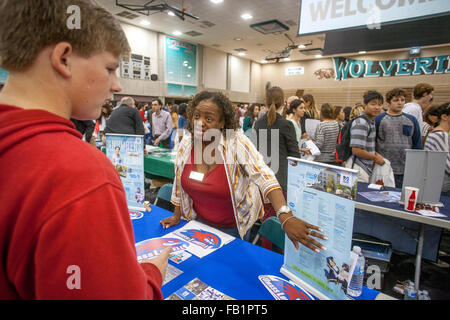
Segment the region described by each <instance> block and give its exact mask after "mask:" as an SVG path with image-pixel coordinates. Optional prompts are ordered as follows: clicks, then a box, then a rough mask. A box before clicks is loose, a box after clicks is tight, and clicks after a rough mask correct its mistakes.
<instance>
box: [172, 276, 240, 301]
mask: <svg viewBox="0 0 450 320" xmlns="http://www.w3.org/2000/svg"><path fill="white" fill-rule="evenodd" d="M165 300H236V299H233V298H232V297H230V296H228V295H226V294H224V293H222V292H220V291H219V290H217V289H215V288H213V287H210V286H209V285H207V284H206V283H204V282H203V281H201V280H200V279H198V278H195V279H194V280H192V281H190V282H189V283H188V284H186V285H184V286H183V287H181V288H180V289H178V290H177V291H175V292H174V293H172V294H171V295H170V296H168V297H167V298H166V299H165Z"/></svg>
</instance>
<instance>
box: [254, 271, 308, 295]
mask: <svg viewBox="0 0 450 320" xmlns="http://www.w3.org/2000/svg"><path fill="white" fill-rule="evenodd" d="M258 279H259V281H261V283H262V284H263V285H264V287H265V288H266V289H267V291H269V292H270V294H271V295H272V296H273V297H274V298H275V299H276V300H316V299H315V298H314V297H313V296H312V295H311V294H309V293H308V292H307V291H306V290H304V289H303V288H301V287H300V286H299V285H297V284H296V283H294V282H293V281H289V280H285V279H283V278H280V277H277V276H273V275H261V276H259V277H258Z"/></svg>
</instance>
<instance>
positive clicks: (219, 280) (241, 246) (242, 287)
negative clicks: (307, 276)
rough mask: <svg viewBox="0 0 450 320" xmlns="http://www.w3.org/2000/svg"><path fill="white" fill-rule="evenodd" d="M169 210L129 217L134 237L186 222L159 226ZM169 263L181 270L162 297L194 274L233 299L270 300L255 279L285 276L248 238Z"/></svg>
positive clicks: (368, 296) (369, 294)
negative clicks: (262, 276) (165, 226)
mask: <svg viewBox="0 0 450 320" xmlns="http://www.w3.org/2000/svg"><path fill="white" fill-rule="evenodd" d="M171 214H172V213H171V212H169V211H166V210H164V209H161V208H159V207H156V206H152V211H151V212H149V213H145V214H144V217H143V218H141V219H138V220H133V229H134V233H135V241H136V243H137V242H140V241H143V240H146V239H150V238H155V237H161V236H164V235H165V234H167V233H170V232H172V231H174V230H176V229H177V228H180V227H182V226H183V225H185V224H186V222H185V221H182V222H181V223H180V224H179V225H177V226H173V227H171V228H168V229H163V228H162V227H161V225H160V223H159V221H160V220H161V219H163V218H166V217H168V216H170V215H171ZM169 263H170V264H172V265H173V266H175V267H176V268H178V269H180V270H182V271H183V273H182V274H181V275H179V276H178V277H176V278H175V279H173V280H172V281H170V282H168V283H167V284H166V285H164V286H163V287H162V292H163V295H164V297H168V296H169V295H170V294H172V293H173V292H174V291H177V290H178V289H180V288H181V287H183V286H184V285H185V284H187V283H188V282H189V281H191V280H192V279H194V278H199V279H200V280H201V281H203V282H205V283H207V284H208V285H210V286H211V287H213V288H215V289H217V290H219V291H221V292H223V293H225V294H227V295H229V296H230V297H232V298H235V299H237V300H274V298H273V297H272V295H271V294H270V293H269V291H267V289H266V288H265V287H264V285H263V284H262V283H261V282H260V280H259V279H258V276H260V275H274V276H278V277H281V278H283V279H287V278H286V277H285V276H284V275H282V274H281V273H280V268H281V266H282V264H283V256H282V255H280V254H277V253H275V252H272V251H269V250H267V249H264V248H262V247H259V246H255V245H253V244H251V243H249V242H246V241H242V240H241V239H235V240H233V241H232V242H230V243H229V244H227V245H225V246H224V247H222V248H220V249H219V250H217V251H215V252H213V253H211V254H209V255H207V256H206V257H203V258H201V259H200V258H197V257H196V256H194V255H192V257H190V258H189V259H188V260H186V261H184V262H182V263H180V264H176V263H174V262H172V261H169ZM377 294H378V291H376V290H372V289H368V288H366V287H364V289H363V294H362V296H361V297H359V298H358V299H363V300H373V299H375V297H376V296H377Z"/></svg>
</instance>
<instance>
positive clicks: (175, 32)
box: [172, 30, 183, 36]
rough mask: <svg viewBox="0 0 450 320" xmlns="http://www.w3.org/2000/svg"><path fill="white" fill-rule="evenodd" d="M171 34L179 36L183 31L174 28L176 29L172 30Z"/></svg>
mask: <svg viewBox="0 0 450 320" xmlns="http://www.w3.org/2000/svg"><path fill="white" fill-rule="evenodd" d="M172 34H173V35H174V36H181V35H182V34H183V33H182V32H181V31H178V30H176V31H174V32H172Z"/></svg>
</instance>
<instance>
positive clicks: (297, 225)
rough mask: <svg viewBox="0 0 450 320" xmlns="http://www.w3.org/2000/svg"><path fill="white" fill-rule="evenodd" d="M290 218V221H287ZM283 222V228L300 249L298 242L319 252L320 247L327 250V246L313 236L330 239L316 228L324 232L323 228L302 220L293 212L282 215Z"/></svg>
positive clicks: (296, 247)
mask: <svg viewBox="0 0 450 320" xmlns="http://www.w3.org/2000/svg"><path fill="white" fill-rule="evenodd" d="M287 219H289V221H287ZM280 221H281V223H284V222H285V223H284V225H283V229H284V231H285V232H286V235H287V236H288V238H289V239H290V240H291V241H292V243H293V244H294V246H295V249H297V250H298V242H300V243H301V244H303V245H304V246H305V247H308V248H309V249H311V250H313V251H315V252H319V248H320V249H322V250H326V248H325V247H324V246H323V245H322V244H320V243H319V242H318V241H316V240H315V239H313V238H312V237H316V238H320V239H323V240H328V238H327V237H326V236H324V235H322V234H320V233H318V232H316V231H314V230H317V231H319V232H322V229H321V228H319V227H317V226H315V225H312V224H309V223H307V222H305V221H303V220H300V219H298V218H296V217H294V216H293V215H292V213H288V214H283V215H280Z"/></svg>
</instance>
